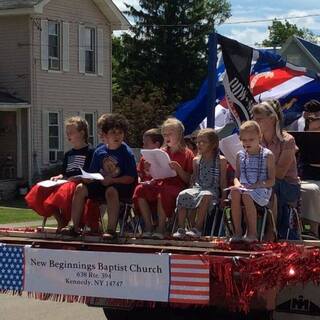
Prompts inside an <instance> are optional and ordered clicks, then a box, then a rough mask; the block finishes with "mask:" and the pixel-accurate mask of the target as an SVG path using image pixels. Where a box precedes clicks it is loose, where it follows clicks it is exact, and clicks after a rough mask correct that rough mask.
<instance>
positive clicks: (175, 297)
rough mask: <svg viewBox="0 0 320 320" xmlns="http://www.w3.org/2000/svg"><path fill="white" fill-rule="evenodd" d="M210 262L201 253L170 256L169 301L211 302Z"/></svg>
mask: <svg viewBox="0 0 320 320" xmlns="http://www.w3.org/2000/svg"><path fill="white" fill-rule="evenodd" d="M209 272H210V270H209V263H208V261H206V260H204V259H203V257H201V256H199V255H176V254H175V255H172V256H171V258H170V291H169V302H174V303H187V304H189V303H190V304H209V298H210V294H209V292H210V282H209V278H210V277H209Z"/></svg>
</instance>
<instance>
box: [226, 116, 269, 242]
mask: <svg viewBox="0 0 320 320" xmlns="http://www.w3.org/2000/svg"><path fill="white" fill-rule="evenodd" d="M261 138H262V135H261V130H260V127H259V125H258V123H257V122H255V121H246V122H244V123H243V124H242V125H241V127H240V140H241V142H242V145H243V147H244V150H243V151H239V152H238V154H237V159H236V176H235V179H234V186H233V187H231V212H232V220H233V225H234V230H235V233H234V236H233V237H232V239H231V240H232V241H240V240H242V228H241V203H243V205H244V208H245V210H244V214H245V221H246V224H247V231H246V236H245V238H244V240H245V241H247V242H253V241H256V240H257V210H256V207H255V203H257V204H258V205H260V206H266V205H267V204H268V203H269V200H270V197H271V193H272V186H273V185H274V183H275V165H274V156H273V153H272V152H271V151H270V150H269V149H267V148H264V147H262V146H261V145H260V142H261Z"/></svg>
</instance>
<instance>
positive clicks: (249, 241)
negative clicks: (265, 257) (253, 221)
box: [243, 236, 258, 243]
mask: <svg viewBox="0 0 320 320" xmlns="http://www.w3.org/2000/svg"><path fill="white" fill-rule="evenodd" d="M243 241H245V242H247V243H253V242H258V239H257V237H250V236H245V237H244V238H243Z"/></svg>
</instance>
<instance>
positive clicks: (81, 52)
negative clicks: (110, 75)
mask: <svg viewBox="0 0 320 320" xmlns="http://www.w3.org/2000/svg"><path fill="white" fill-rule="evenodd" d="M84 33H85V27H84V26H83V25H82V24H80V25H79V72H80V73H85V72H86V66H85V63H86V48H85V42H84V40H85V39H84Z"/></svg>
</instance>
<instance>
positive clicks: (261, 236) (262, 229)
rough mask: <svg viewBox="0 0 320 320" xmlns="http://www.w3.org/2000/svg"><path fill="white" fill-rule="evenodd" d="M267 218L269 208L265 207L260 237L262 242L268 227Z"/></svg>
mask: <svg viewBox="0 0 320 320" xmlns="http://www.w3.org/2000/svg"><path fill="white" fill-rule="evenodd" d="M267 217H268V208H267V207H263V217H262V223H261V230H260V236H259V240H260V241H262V240H263V237H264V234H265V230H266V225H267Z"/></svg>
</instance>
